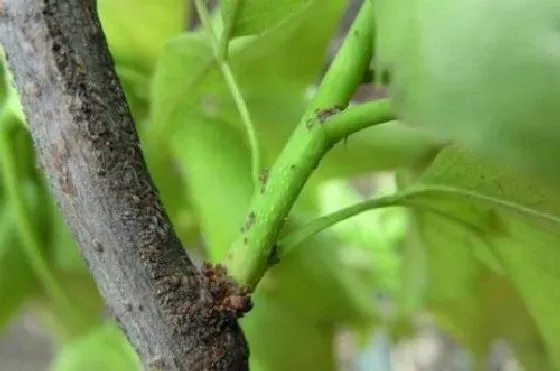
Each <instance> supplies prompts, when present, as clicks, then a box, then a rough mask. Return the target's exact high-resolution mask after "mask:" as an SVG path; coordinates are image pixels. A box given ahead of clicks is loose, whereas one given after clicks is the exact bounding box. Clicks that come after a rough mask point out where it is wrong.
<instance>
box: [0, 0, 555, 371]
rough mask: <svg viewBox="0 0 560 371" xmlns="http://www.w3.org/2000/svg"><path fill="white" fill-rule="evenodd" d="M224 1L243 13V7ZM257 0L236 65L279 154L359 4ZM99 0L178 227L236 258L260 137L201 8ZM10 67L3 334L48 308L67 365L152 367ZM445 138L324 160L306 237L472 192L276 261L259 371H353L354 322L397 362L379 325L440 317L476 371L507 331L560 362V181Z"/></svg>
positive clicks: (200, 252) (391, 127) (525, 354)
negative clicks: (384, 201) (536, 176)
mask: <svg viewBox="0 0 560 371" xmlns="http://www.w3.org/2000/svg"><path fill="white" fill-rule="evenodd" d="M357 3H359V2H357ZM396 3H399V4H400V3H402V1H401V2H396ZM222 4H223V6H224V7H225V9H226V12H225V14H226V15H227V6H229V5H230V2H229V1H223V2H222ZM242 4H243V5H242V7H241V8H240V10H239V13H238V15H237V17H236V18H235V22H234V24H233V28H232V30H233V32H232V38H231V40H230V44H229V45H230V46H229V49H230V54H229V60H228V61H229V64H230V66H231V68H232V70H233V72H234V75H235V77H236V79H237V82H238V84H239V86H240V88H241V91H242V93H243V96H244V98H245V100H246V102H247V104H248V107H249V110H250V112H251V114H252V116H253V119H254V122H255V124H256V129H257V133H258V136H259V139H260V143H261V147H262V148H261V151H262V156H263V161H264V164H265V165H266V166H265V167H269V166H270V165H271V164H272V162H273V161H274V159H275V157H276V156H277V155H278V153H279V151H280V150H281V149H282V147H283V145H284V144H285V142H286V140H287V139H288V136H289V135H290V134H291V131H292V130H293V129H294V127H295V125H296V123H297V122H298V120H299V118H300V117H301V115H302V114H303V111H304V109H305V107H306V105H307V103H308V102H309V100H310V98H311V97H312V93H313V89H314V87H315V86H316V84H317V83H318V81H320V78H321V76H322V73H323V72H324V70H325V64H326V61H327V56H328V54H329V48H331V45H332V40H333V37H334V36H335V35H336V32H337V30H338V28H339V26H340V22H341V20H342V19H343V16H344V14H345V11H346V10H347V6H348V1H344V0H329V1H324V0H282V1H275V2H272V1H267V0H245V1H242ZM98 7H99V13H100V18H101V22H102V26H103V29H104V31H105V33H106V37H107V40H108V43H109V47H110V51H111V53H112V55H113V57H114V60H115V65H116V69H117V73H118V75H119V77H120V79H121V82H122V84H123V87H124V90H125V94H126V98H127V100H128V103H129V106H130V108H131V111H132V114H133V116H134V118H135V120H136V123H137V128H138V132H139V135H140V138H141V141H142V145H143V149H144V153H145V156H146V160H147V162H148V166H149V169H150V172H151V174H152V176H153V178H154V180H155V182H156V185H157V187H158V189H159V190H160V192H161V196H162V200H163V202H164V205H165V207H166V209H167V211H168V213H169V214H170V217H171V220H172V222H173V224H174V226H175V228H176V231H177V233H178V234H179V236H180V238H181V240H182V241H183V243H184V245H185V246H186V247H187V248H188V249H189V252H190V253H191V254H192V255H193V256H194V257H195V259H196V260H201V259H208V260H210V261H213V262H217V261H219V260H220V259H222V258H223V257H224V255H225V253H226V251H227V249H228V247H229V246H230V244H231V243H232V242H233V240H234V238H235V237H236V235H237V233H238V231H239V226H240V225H241V223H242V219H243V217H244V215H245V212H246V209H247V206H248V203H249V200H250V197H251V195H252V192H253V184H252V181H251V166H250V150H249V146H248V143H247V139H246V136H245V132H244V128H243V125H242V123H241V119H240V117H239V114H238V112H237V109H236V106H235V104H234V102H233V100H232V98H231V94H230V92H229V90H228V87H227V85H226V84H225V83H224V81H223V78H222V75H221V73H220V71H219V68H218V66H217V63H216V60H215V59H214V56H213V53H212V49H211V47H210V45H209V43H208V40H207V38H206V37H205V35H204V33H203V32H202V31H201V30H200V29H199V27H198V23H197V19H196V15H195V14H194V12H193V7H192V4H190V2H189V1H185V0H159V1H151V0H134V1H133V0H98ZM222 10H223V9H222ZM378 10H379V12H378V13H376V14H374V15H372V22H374V19H375V18H377V22H378V24H380V29H381V30H385V29H386V28H390V27H393V26H394V25H395V24H398V25H401V26H402V24H401V23H399V22H397V21H392V22H385V23H383V22H381V21H380V20H379V17H380V16H383V15H384V14H385V13H384V11H386V10H385V9H378ZM387 19H389V17H387ZM212 21H213V24H214V27H215V28H216V30H221V29H222V28H223V21H222V12H220V9H219V8H215V11H214V13H213V19H212ZM387 24H389V26H388V25H387ZM383 27H385V28H383ZM486 31H488V30H486ZM488 32H490V31H488ZM380 34H381V35H383V34H382V33H380ZM391 35H392V34H390V36H391ZM391 37H393V36H391ZM391 37H388V40H392V39H391ZM373 42H374V40H372V43H373ZM378 44H380V45H381V46H382V47H383V48H386V47H387V45H386V44H383V43H378ZM407 45H408V44H407ZM413 47H414V45H413V46H411V48H413ZM389 49H390V48H389ZM382 50H385V49H382ZM391 50H392V49H390V51H391ZM411 50H413V49H411ZM414 50H415V49H414ZM395 54H396V53H394V54H391V53H388V55H389V56H391V57H392V58H396V57H394V55H395ZM410 63H412V62H410ZM406 66H407V67H409V66H408V65H406ZM438 66H439V65H438ZM442 68H443V67H442ZM411 70H412V72H410V71H411ZM1 72H2V78H3V84H2V87H1V90H0V99H1V102H2V103H1V108H0V109H1V111H0V139H1V141H0V164H1V172H0V178H1V182H0V212H1V214H0V218H1V220H2V221H1V223H0V239H1V241H0V302H1V305H0V330H1V329H5V328H6V327H7V325H8V324H9V323H10V321H12V320H13V319H14V318H15V316H16V315H17V314H18V313H19V312H20V311H21V310H22V308H31V310H32V312H33V313H34V314H35V315H36V316H37V317H38V318H40V320H41V321H42V324H43V325H44V326H46V327H47V328H48V330H49V333H50V334H51V339H52V342H53V344H55V349H56V351H55V358H54V359H53V360H52V363H51V365H50V368H51V370H53V371H66V370H68V371H69V370H98V369H110V370H116V371H121V370H122V371H128V370H137V369H139V362H138V359H137V358H136V355H135V354H134V352H133V350H132V349H131V347H130V346H129V345H128V343H127V341H126V339H125V337H124V335H123V334H122V333H121V332H120V331H119V330H118V328H117V327H116V325H115V324H114V323H113V322H112V321H111V320H109V319H107V316H106V315H105V312H104V308H103V304H102V302H101V299H100V298H99V296H98V294H97V291H96V287H95V284H94V283H93V282H92V280H91V278H90V276H89V274H88V272H87V269H86V267H85V265H84V263H83V262H82V260H81V258H80V257H79V255H78V252H77V249H76V247H75V245H74V242H73V241H72V238H71V236H70V234H69V232H68V231H67V229H66V227H65V225H64V223H63V221H62V219H61V217H60V215H59V212H58V210H57V208H56V206H55V204H54V203H53V201H52V200H51V198H50V195H49V194H48V190H47V187H46V185H45V182H44V179H43V177H42V175H41V174H40V171H39V170H38V168H37V167H36V164H35V154H34V152H33V147H32V141H31V139H30V136H29V134H28V132H27V129H26V124H25V120H24V116H23V113H22V109H21V106H20V104H19V101H18V98H17V94H16V92H15V90H14V88H13V83H12V82H11V80H10V74H9V72H8V71H7V70H6V67H5V64H3V65H2V70H1ZM416 72H418V71H417V70H414V69H413V68H410V69H409V70H406V73H410V74H414V73H416ZM405 75H406V74H405ZM414 76H416V75H414ZM396 81H397V89H396V90H398V91H399V89H401V90H404V91H406V90H407V89H408V88H410V86H409V85H407V83H405V82H407V81H408V80H406V79H402V80H400V79H396ZM402 81H405V82H402ZM412 81H413V82H412V83H411V86H412V88H410V90H411V91H412V93H411V95H413V96H414V94H420V93H418V91H419V89H418V90H414V88H415V87H417V86H419V85H414V84H419V82H417V81H416V80H412ZM418 81H421V82H422V83H425V81H424V80H418ZM399 84H400V85H399ZM364 86H365V87H367V86H371V83H370V82H369V81H364ZM501 88H502V87H501V86H500V89H501ZM484 89H486V90H485V91H487V92H488V89H490V90H491V89H492V87H491V86H490V87H488V86H486V85H485V86H484ZM500 89H495V90H496V91H495V92H494V93H495V94H501V90H500ZM488 94H491V93H490V92H488ZM397 97H399V95H397ZM359 99H361V98H360V96H359V95H357V96H356V101H357V100H359ZM367 99H370V98H367ZM426 99H428V98H426ZM434 102H435V101H430V104H434V105H435V104H436V103H434ZM414 103H416V101H414ZM439 104H440V105H439V106H437V107H441V106H442V105H444V104H443V103H439ZM403 106H404V108H403V110H404V112H407V113H408V112H412V113H413V114H417V112H416V111H415V109H416V107H412V108H411V109H410V110H407V106H406V100H404V103H403ZM430 107H431V106H430ZM430 112H431V111H430ZM446 112H447V111H446ZM488 115H490V113H488ZM413 117H416V116H413ZM445 119H446V120H450V118H449V117H445ZM437 143H439V142H438V141H437V140H435V139H433V138H432V137H430V136H428V135H425V133H424V132H423V131H420V130H418V128H417V127H413V126H408V125H404V124H403V123H402V122H400V121H392V122H390V123H387V124H384V125H380V126H376V127H372V128H370V129H367V130H364V131H362V132H360V133H359V134H356V135H353V136H352V137H351V138H349V140H348V141H347V143H345V144H344V145H338V146H336V147H335V148H334V149H333V150H332V151H331V152H330V153H329V154H328V155H327V156H326V157H325V158H324V160H323V161H322V162H321V165H320V166H319V168H318V169H317V170H316V172H315V173H314V174H313V176H312V177H311V179H310V180H309V182H308V183H307V185H306V187H305V189H304V191H303V193H302V194H301V196H300V198H299V199H298V202H297V204H296V206H295V207H294V209H293V210H292V213H291V214H290V218H289V219H288V221H287V227H286V232H289V231H290V230H293V229H295V228H297V227H298V226H302V225H303V224H304V223H305V222H307V221H309V220H311V219H313V218H315V217H318V216H321V215H324V214H326V213H329V212H332V211H335V210H338V209H340V208H342V207H345V206H348V205H350V204H353V203H357V202H360V201H362V200H365V199H370V198H372V197H374V196H378V195H382V194H388V193H392V192H395V191H396V190H397V189H398V188H406V187H410V186H415V185H418V184H421V185H426V184H428V185H440V186H445V187H449V188H452V189H453V190H459V191H464V192H463V193H461V192H455V193H452V194H450V193H445V192H444V193H437V192H435V193H433V194H428V195H425V196H422V197H419V199H417V200H415V201H416V202H418V203H420V204H424V205H430V207H431V208H432V209H436V210H437V211H438V212H437V213H434V212H432V211H430V210H427V209H422V208H419V209H414V210H405V209H402V208H390V209H381V210H375V211H370V212H368V213H364V214H361V215H359V216H357V217H354V218H352V219H349V220H346V221H344V222H342V223H339V224H337V225H336V226H334V227H332V228H330V229H329V230H327V231H324V232H322V233H321V234H319V235H317V236H315V237H313V238H311V239H310V240H308V241H306V243H305V244H304V245H302V246H300V247H298V248H297V249H294V250H293V252H291V253H290V254H289V255H288V256H287V257H286V258H285V259H283V260H282V261H281V262H280V264H278V265H277V266H274V267H273V268H272V269H271V270H270V271H269V272H268V273H267V275H266V276H265V278H264V279H263V281H262V282H261V283H260V285H259V287H258V289H257V292H256V293H255V295H254V302H255V307H254V309H253V310H252V311H251V312H250V314H249V315H247V316H246V318H244V319H243V320H242V326H243V329H244V331H245V333H246V335H247V338H248V340H249V345H250V349H251V370H256V371H276V370H278V371H280V370H335V369H337V367H338V365H337V358H336V350H335V344H334V343H335V339H336V337H337V334H338V333H339V332H340V330H341V329H346V330H348V331H350V332H351V333H352V334H353V336H354V337H355V339H356V341H357V344H358V345H357V347H358V348H359V349H361V351H360V352H358V356H357V358H356V363H355V365H354V367H355V368H354V369H357V370H390V367H389V366H387V365H385V366H383V362H387V360H386V359H385V360H382V359H381V360H380V359H379V354H377V353H376V351H375V350H376V349H377V350H379V347H380V345H379V344H378V345H375V344H376V343H375V342H376V341H378V338H377V337H376V336H377V335H376V334H380V333H382V334H383V336H382V338H383V339H384V340H383V341H384V343H383V344H385V345H383V344H382V345H381V347H383V346H386V345H387V344H388V343H391V342H392V343H397V342H399V341H402V340H403V339H406V338H408V337H410V336H412V335H413V332H414V329H415V323H416V320H417V318H418V316H419V315H420V314H423V313H429V314H431V315H432V316H433V317H434V318H435V321H436V323H437V325H438V326H439V327H440V328H441V329H442V330H444V331H445V332H446V333H447V334H448V335H449V336H450V337H452V338H453V339H455V340H456V341H458V342H460V343H461V344H462V345H463V346H464V347H465V348H466V349H468V351H469V352H470V354H472V355H473V359H474V362H472V364H471V366H469V367H472V368H471V369H473V370H474V369H477V370H482V369H485V368H486V365H487V361H488V355H489V351H490V346H491V344H492V343H493V341H495V340H496V339H504V340H506V341H507V342H508V344H509V345H510V346H511V347H512V348H513V349H514V351H515V354H516V356H517V358H518V359H519V360H520V361H521V363H523V365H524V366H525V368H526V369H527V370H536V371H540V370H542V371H546V370H556V369H559V368H558V367H560V359H558V354H560V321H559V320H558V319H557V316H556V303H558V302H560V285H559V284H558V283H559V282H558V280H559V278H558V277H559V273H558V272H559V268H557V267H558V266H560V265H559V264H557V262H558V261H559V260H558V259H555V256H556V255H557V253H556V252H555V250H556V246H557V245H558V242H559V239H558V232H557V231H558V230H559V229H558V224H557V223H558V221H559V219H558V217H557V215H559V214H560V202H558V197H557V194H558V192H557V191H555V189H554V188H553V187H548V186H547V185H543V184H540V183H538V184H537V183H536V182H534V181H533V180H532V179H531V178H527V176H525V175H524V174H521V173H519V172H518V171H517V170H516V169H514V168H512V169H510V168H509V167H504V166H500V165H499V164H494V163H491V162H490V161H488V160H487V158H479V157H478V156H477V155H476V153H475V152H474V151H473V150H471V148H470V147H468V146H466V145H462V144H458V145H454V146H448V147H446V148H445V149H443V150H442V151H436V150H435V149H436V148H438V146H437ZM508 150H509V149H508ZM380 172H381V173H380ZM527 179H531V181H527ZM468 192H476V195H475V196H473V195H472V194H470V193H468ZM469 194H470V195H471V196H468V195H469ZM449 215H451V216H454V217H453V218H451V217H449ZM372 334H374V335H375V336H374V335H372ZM376 339H377V340H376ZM372 347H373V348H372ZM372 349H373V350H372ZM375 365H377V366H375ZM375 367H378V368H375ZM465 367H467V366H465ZM0 368H1V365H0ZM465 369H467V368H465Z"/></svg>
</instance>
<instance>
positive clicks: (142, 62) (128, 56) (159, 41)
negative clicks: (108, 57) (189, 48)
mask: <svg viewBox="0 0 560 371" xmlns="http://www.w3.org/2000/svg"><path fill="white" fill-rule="evenodd" d="M97 7H98V11H99V17H100V20H101V25H102V27H103V31H104V33H105V36H106V38H107V42H108V44H109V49H110V51H111V53H112V54H113V57H114V58H115V59H116V61H117V64H126V65H129V66H137V67H138V68H139V69H140V70H148V71H149V70H151V68H152V67H153V64H154V62H155V60H156V58H157V56H158V54H159V53H160V52H161V51H162V50H163V47H164V45H165V43H166V42H167V40H168V39H169V38H170V37H172V36H173V35H175V34H178V33H180V32H181V31H182V30H183V29H184V27H185V19H186V17H187V16H188V13H187V2H186V1H185V0H160V1H152V0H140V1H138V0H99V1H98V5H97Z"/></svg>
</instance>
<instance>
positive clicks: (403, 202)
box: [278, 188, 486, 256]
mask: <svg viewBox="0 0 560 371" xmlns="http://www.w3.org/2000/svg"><path fill="white" fill-rule="evenodd" d="M437 191H438V190H437V189H431V188H425V189H410V190H404V191H401V192H396V193H394V194H392V195H388V196H383V197H379V198H374V199H371V200H367V201H363V202H359V203H357V204H355V205H352V206H349V207H347V208H344V209H341V210H338V211H335V212H333V213H331V214H328V215H325V216H322V217H320V218H317V219H315V220H313V221H312V222H310V223H308V224H307V225H305V226H303V227H301V228H299V229H297V230H295V231H293V232H292V233H290V234H289V235H287V236H285V237H283V238H282V239H280V240H279V241H278V245H279V247H280V249H281V251H282V256H285V255H286V254H289V253H290V252H291V251H292V250H293V248H295V247H297V246H298V245H300V244H301V243H303V242H304V241H305V240H306V239H308V238H310V237H313V236H314V235H316V234H318V233H319V232H322V231H323V230H325V229H327V228H329V227H331V226H333V225H335V224H337V223H340V222H341V221H344V220H347V219H350V218H353V217H355V216H357V215H359V214H361V213H363V212H367V211H372V210H377V209H381V208H386V207H409V208H413V209H416V210H422V211H426V212H431V213H433V214H437V215H439V216H441V217H444V218H445V219H447V220H449V221H452V222H454V223H456V224H460V225H462V226H464V227H466V228H467V229H469V230H471V231H472V232H473V233H475V234H477V235H478V236H479V237H481V236H485V232H486V231H485V230H484V228H481V227H479V226H477V225H475V224H473V223H471V222H469V221H466V220H464V219H461V218H459V217H457V216H455V215H453V214H451V213H449V212H447V211H444V210H441V209H438V208H437V207H434V206H432V205H430V204H428V203H426V202H421V201H420V202H419V201H414V198H416V197H418V196H425V195H426V194H428V193H432V192H437ZM483 239H484V238H483Z"/></svg>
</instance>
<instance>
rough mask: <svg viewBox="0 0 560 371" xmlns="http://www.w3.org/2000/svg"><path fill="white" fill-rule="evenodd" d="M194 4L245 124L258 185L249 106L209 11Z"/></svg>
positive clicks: (257, 153)
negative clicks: (218, 37)
mask: <svg viewBox="0 0 560 371" xmlns="http://www.w3.org/2000/svg"><path fill="white" fill-rule="evenodd" d="M194 4H195V6H196V9H197V11H198V14H199V16H200V23H201V24H202V27H203V29H204V32H205V33H206V37H208V40H209V41H210V45H211V47H212V52H213V53H214V58H215V59H216V61H217V63H218V67H219V68H220V71H221V72H222V74H223V76H224V80H225V82H226V84H227V86H228V88H229V91H230V93H231V96H232V98H233V101H234V102H235V105H236V106H237V110H238V111H239V116H240V117H241V121H242V122H243V125H244V126H245V131H246V132H247V137H248V139H249V146H250V148H251V168H252V174H253V179H254V182H255V185H258V182H259V178H260V171H261V156H260V146H259V140H258V136H257V131H256V129H255V125H254V123H253V120H252V119H251V114H250V113H249V108H248V107H247V103H246V102H245V99H244V98H243V94H242V93H241V89H240V88H239V84H238V83H237V81H236V80H235V76H234V74H233V71H232V70H231V67H230V65H229V63H228V62H227V59H226V58H225V57H226V55H224V54H227V48H226V52H224V50H223V47H222V46H221V45H220V41H219V40H218V39H217V37H216V34H215V32H214V29H213V28H212V19H211V16H210V13H209V12H208V9H207V8H206V6H205V5H204V4H203V3H202V0H195V2H194ZM232 22H233V21H232ZM226 26H227V25H226ZM230 28H231V25H230ZM224 32H225V33H226V34H224V35H227V32H229V31H228V30H227V29H225V28H224ZM224 35H222V37H225V36H224ZM227 41H228V40H226V43H227Z"/></svg>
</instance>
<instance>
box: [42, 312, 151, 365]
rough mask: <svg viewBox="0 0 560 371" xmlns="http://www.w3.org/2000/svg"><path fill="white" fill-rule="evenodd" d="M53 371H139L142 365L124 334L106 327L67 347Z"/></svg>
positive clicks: (75, 340)
mask: <svg viewBox="0 0 560 371" xmlns="http://www.w3.org/2000/svg"><path fill="white" fill-rule="evenodd" d="M50 370H52V371H75V370H82V371H98V370H114V371H139V370H141V364H140V362H139V360H138V357H137V355H136V353H135V352H134V349H133V348H132V347H131V346H130V344H129V343H128V340H127V338H126V336H125V335H124V334H123V333H122V332H121V330H120V329H119V328H118V327H117V326H116V325H115V324H114V323H104V324H99V325H98V326H97V327H95V328H94V329H93V330H91V331H90V332H89V333H87V334H86V335H84V336H82V337H80V338H76V339H74V340H73V341H71V342H67V343H66V344H64V346H63V347H62V348H61V349H60V350H59V351H58V353H57V355H56V358H55V359H54V361H53V362H52V364H51V367H50Z"/></svg>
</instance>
